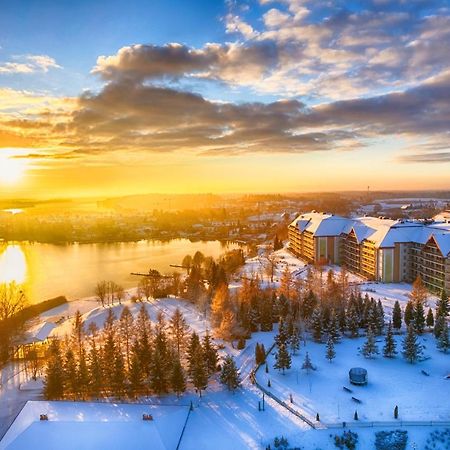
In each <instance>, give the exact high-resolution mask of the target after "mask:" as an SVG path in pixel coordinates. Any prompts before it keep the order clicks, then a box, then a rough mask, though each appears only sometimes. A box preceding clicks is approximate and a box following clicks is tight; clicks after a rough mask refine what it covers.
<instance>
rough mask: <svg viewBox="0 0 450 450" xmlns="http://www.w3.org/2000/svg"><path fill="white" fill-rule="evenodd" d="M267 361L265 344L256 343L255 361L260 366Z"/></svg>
mask: <svg viewBox="0 0 450 450" xmlns="http://www.w3.org/2000/svg"><path fill="white" fill-rule="evenodd" d="M265 361H266V351H265V349H264V344H259V343H258V342H257V343H256V347H255V362H256V364H257V365H258V366H259V365H261V364H264V362H265Z"/></svg>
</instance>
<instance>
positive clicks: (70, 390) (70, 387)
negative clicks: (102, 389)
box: [63, 347, 78, 395]
mask: <svg viewBox="0 0 450 450" xmlns="http://www.w3.org/2000/svg"><path fill="white" fill-rule="evenodd" d="M63 369H64V386H65V393H66V394H72V395H74V394H76V393H77V392H78V384H77V381H78V380H77V363H76V360H75V355H74V353H73V351H72V349H71V348H70V347H69V348H68V349H67V350H66V353H65V355H64V364H63Z"/></svg>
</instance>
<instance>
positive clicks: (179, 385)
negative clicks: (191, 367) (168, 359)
mask: <svg viewBox="0 0 450 450" xmlns="http://www.w3.org/2000/svg"><path fill="white" fill-rule="evenodd" d="M170 385H171V387H172V389H173V391H174V392H175V393H176V394H177V398H179V397H180V394H182V393H183V392H184V391H185V390H186V377H185V375H184V371H183V367H182V366H181V362H180V359H179V358H178V357H176V358H175V359H174V362H173V365H172V373H171V375H170Z"/></svg>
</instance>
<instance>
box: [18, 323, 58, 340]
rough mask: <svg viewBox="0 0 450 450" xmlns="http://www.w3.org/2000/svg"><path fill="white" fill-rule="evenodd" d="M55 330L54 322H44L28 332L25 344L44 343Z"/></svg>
mask: <svg viewBox="0 0 450 450" xmlns="http://www.w3.org/2000/svg"><path fill="white" fill-rule="evenodd" d="M54 328H56V325H55V324H54V323H53V322H42V323H40V324H39V325H37V326H35V327H33V328H31V329H30V330H28V332H27V334H26V336H25V339H24V341H23V343H24V344H34V343H36V342H44V341H45V340H46V339H47V338H48V337H49V336H50V333H51V332H52V331H53V329H54Z"/></svg>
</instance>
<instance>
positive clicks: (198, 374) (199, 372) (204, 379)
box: [190, 346, 208, 397]
mask: <svg viewBox="0 0 450 450" xmlns="http://www.w3.org/2000/svg"><path fill="white" fill-rule="evenodd" d="M190 372H191V374H190V375H191V381H192V384H193V385H194V386H195V388H196V389H197V391H198V393H199V395H200V397H201V396H202V391H203V390H204V389H206V387H207V385H208V371H207V368H206V364H205V361H204V359H203V352H202V350H201V346H200V347H199V348H197V350H196V352H195V353H194V355H193V360H192V363H191V367H190Z"/></svg>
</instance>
